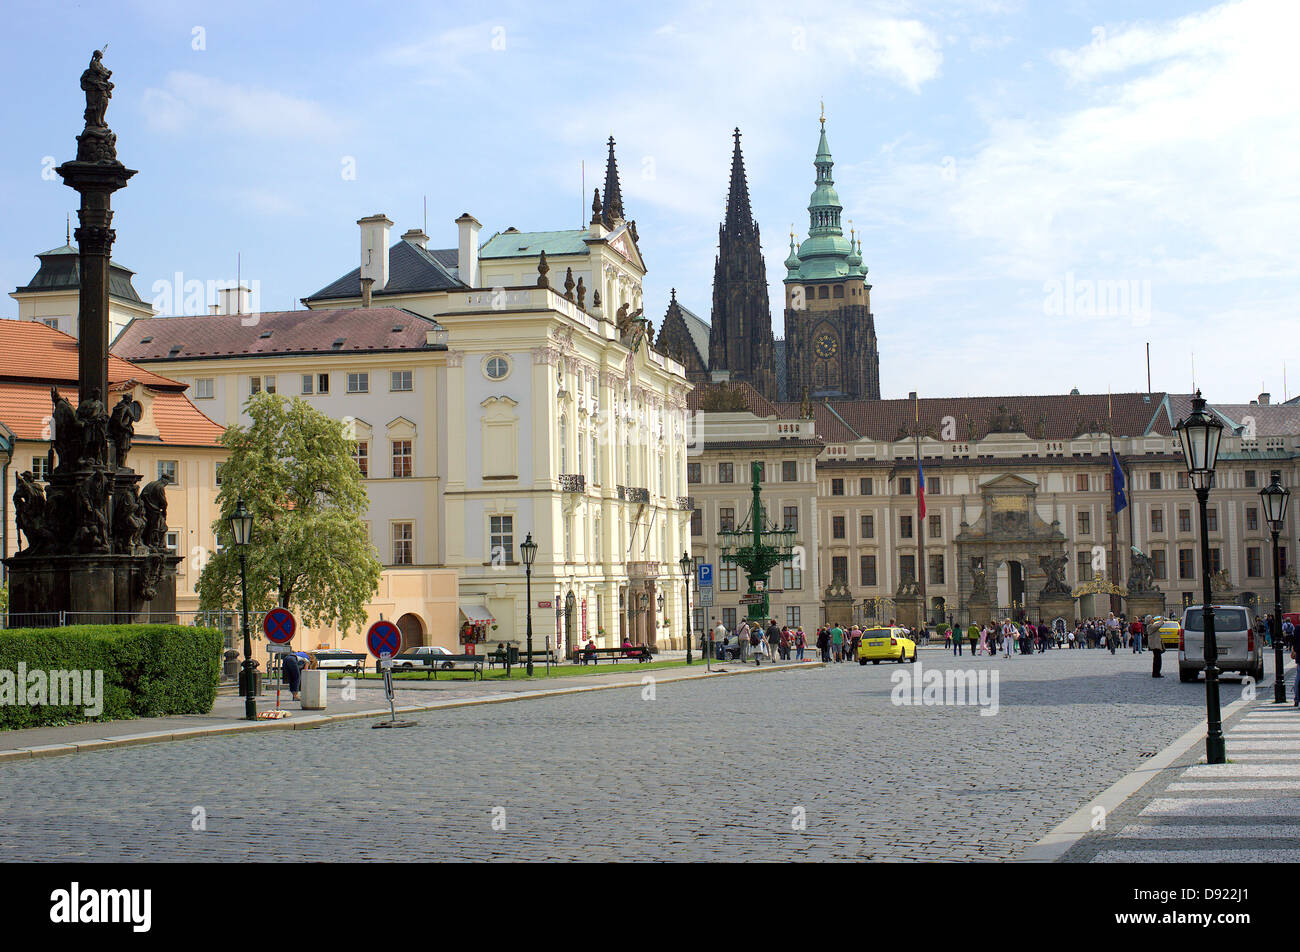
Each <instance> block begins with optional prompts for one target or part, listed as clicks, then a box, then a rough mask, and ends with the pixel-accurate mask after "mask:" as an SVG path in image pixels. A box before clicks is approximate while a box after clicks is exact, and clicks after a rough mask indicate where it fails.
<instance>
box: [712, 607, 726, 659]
mask: <svg viewBox="0 0 1300 952" xmlns="http://www.w3.org/2000/svg"><path fill="white" fill-rule="evenodd" d="M713 621H714V622H715V624H714V626H713V647H712V650H711V651H710V652H709V653H710V654H711V655H713V657H715V658H716V657H717V656H718V648H717V646H718V645H720V644H722V643H723V642H725V641H726V640H727V626H726V625H724V624H723V623H722V622H720V621H718V616H717V615H714V616H713Z"/></svg>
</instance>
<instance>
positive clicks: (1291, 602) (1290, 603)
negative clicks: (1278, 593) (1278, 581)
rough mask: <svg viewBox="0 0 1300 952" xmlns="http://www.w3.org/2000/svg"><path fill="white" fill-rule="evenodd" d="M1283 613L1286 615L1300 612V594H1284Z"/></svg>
mask: <svg viewBox="0 0 1300 952" xmlns="http://www.w3.org/2000/svg"><path fill="white" fill-rule="evenodd" d="M1282 611H1283V613H1285V614H1290V613H1291V612H1300V592H1283V593H1282Z"/></svg>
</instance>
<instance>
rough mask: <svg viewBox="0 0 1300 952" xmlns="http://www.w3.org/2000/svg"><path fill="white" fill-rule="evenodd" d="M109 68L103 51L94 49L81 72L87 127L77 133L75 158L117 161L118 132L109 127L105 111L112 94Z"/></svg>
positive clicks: (91, 160)
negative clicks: (115, 132)
mask: <svg viewBox="0 0 1300 952" xmlns="http://www.w3.org/2000/svg"><path fill="white" fill-rule="evenodd" d="M112 75H113V72H112V70H110V69H109V68H108V67H107V66H105V65H104V51H103V50H95V52H94V53H93V54H91V57H90V65H89V66H88V67H87V68H86V71H85V72H84V73H82V74H81V88H82V89H83V90H84V91H85V93H86V128H85V131H84V132H82V134H81V135H79V136H77V161H78V162H97V163H114V162H117V136H116V135H114V134H113V133H112V132H111V131H110V130H109V128H108V120H107V118H106V115H105V114H106V113H107V112H108V101H109V100H110V99H111V98H112V97H113V84H112V83H111V82H109V79H108V78H109V77H110V76H112Z"/></svg>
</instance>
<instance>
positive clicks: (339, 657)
mask: <svg viewBox="0 0 1300 952" xmlns="http://www.w3.org/2000/svg"><path fill="white" fill-rule="evenodd" d="M309 654H310V655H311V656H312V658H314V659H315V661H316V667H318V668H323V669H325V670H326V671H360V670H361V669H362V668H364V667H365V664H366V656H365V655H363V654H358V653H357V652H355V651H348V650H347V649H345V648H320V649H318V650H316V651H312V652H309Z"/></svg>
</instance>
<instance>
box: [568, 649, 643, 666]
mask: <svg viewBox="0 0 1300 952" xmlns="http://www.w3.org/2000/svg"><path fill="white" fill-rule="evenodd" d="M601 658H608V659H609V660H610V663H611V664H612V663H614V662H616V661H619V660H621V659H623V658H626V659H628V660H629V661H630V660H632V659H633V658H635V659H636V660H637V661H638V662H641V663H643V664H644V663H646V662H648V661H652V660H654V659H653V658H652V657H651V652H650V648H649V647H647V646H646V645H633V646H632V647H631V648H623V647H618V648H578V649H577V650H575V651H574V653H573V660H575V661H577V662H578V663H579V664H584V665H585V664H586V663H587V662H588V661H590V662H591V663H592V664H599V663H600V659H601Z"/></svg>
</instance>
